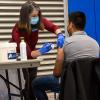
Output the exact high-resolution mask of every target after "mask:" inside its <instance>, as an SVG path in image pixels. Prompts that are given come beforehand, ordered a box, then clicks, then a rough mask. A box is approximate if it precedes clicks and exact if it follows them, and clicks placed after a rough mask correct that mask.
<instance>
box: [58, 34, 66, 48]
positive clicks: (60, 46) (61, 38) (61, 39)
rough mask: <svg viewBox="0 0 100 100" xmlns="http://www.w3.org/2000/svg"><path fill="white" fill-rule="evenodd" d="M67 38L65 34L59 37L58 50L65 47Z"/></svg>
mask: <svg viewBox="0 0 100 100" xmlns="http://www.w3.org/2000/svg"><path fill="white" fill-rule="evenodd" d="M64 40H65V36H64V34H63V33H59V34H58V35H57V48H62V47H63V45H64Z"/></svg>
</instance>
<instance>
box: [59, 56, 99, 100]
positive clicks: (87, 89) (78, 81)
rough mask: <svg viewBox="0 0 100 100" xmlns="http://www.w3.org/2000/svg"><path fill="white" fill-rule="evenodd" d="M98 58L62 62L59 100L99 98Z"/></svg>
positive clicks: (97, 99) (94, 99)
mask: <svg viewBox="0 0 100 100" xmlns="http://www.w3.org/2000/svg"><path fill="white" fill-rule="evenodd" d="M99 82H100V59H99V58H83V59H82V58H81V59H76V60H73V61H71V62H64V66H63V72H62V77H61V93H60V96H59V99H60V100H100V83H99Z"/></svg>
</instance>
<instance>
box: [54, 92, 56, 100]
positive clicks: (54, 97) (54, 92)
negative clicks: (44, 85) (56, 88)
mask: <svg viewBox="0 0 100 100" xmlns="http://www.w3.org/2000/svg"><path fill="white" fill-rule="evenodd" d="M54 99H55V100H56V92H54Z"/></svg>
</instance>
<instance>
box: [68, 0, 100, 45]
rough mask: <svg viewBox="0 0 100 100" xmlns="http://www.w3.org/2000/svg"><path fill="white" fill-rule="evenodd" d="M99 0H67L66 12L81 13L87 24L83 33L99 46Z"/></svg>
mask: <svg viewBox="0 0 100 100" xmlns="http://www.w3.org/2000/svg"><path fill="white" fill-rule="evenodd" d="M99 10H100V0H68V12H69V13H70V12H72V11H83V12H84V13H85V14H86V18H87V22H86V28H85V31H86V32H87V34H88V35H90V36H91V37H93V38H94V39H96V40H97V41H98V42H99V44H100V39H99V38H100V29H99V26H100V18H99V17H100V13H99Z"/></svg>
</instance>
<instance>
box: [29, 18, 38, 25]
mask: <svg viewBox="0 0 100 100" xmlns="http://www.w3.org/2000/svg"><path fill="white" fill-rule="evenodd" d="M38 22H39V17H38V16H37V17H32V18H31V20H30V24H32V25H36V24H37V23H38Z"/></svg>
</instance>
